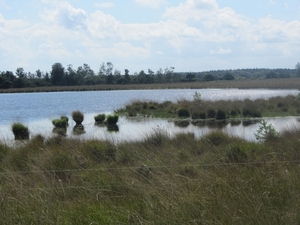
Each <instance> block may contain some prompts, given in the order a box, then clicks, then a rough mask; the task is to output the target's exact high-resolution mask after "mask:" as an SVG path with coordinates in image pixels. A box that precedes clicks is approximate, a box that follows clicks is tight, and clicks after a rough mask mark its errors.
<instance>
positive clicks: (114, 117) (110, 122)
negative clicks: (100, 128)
mask: <svg viewBox="0 0 300 225" xmlns="http://www.w3.org/2000/svg"><path fill="white" fill-rule="evenodd" d="M118 120H119V116H118V115H117V114H114V115H108V116H107V117H106V122H107V125H116V124H117V122H118Z"/></svg>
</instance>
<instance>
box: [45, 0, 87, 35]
mask: <svg viewBox="0 0 300 225" xmlns="http://www.w3.org/2000/svg"><path fill="white" fill-rule="evenodd" d="M53 4H54V3H53ZM54 6H55V9H52V10H45V11H44V12H43V14H41V17H42V18H43V19H44V20H45V21H48V22H52V23H57V24H59V25H61V26H63V27H65V28H68V29H84V28H86V22H87V16H88V15H87V13H86V12H85V11H84V10H83V9H75V8H74V7H73V6H71V5H70V4H69V3H67V2H59V3H57V4H54Z"/></svg>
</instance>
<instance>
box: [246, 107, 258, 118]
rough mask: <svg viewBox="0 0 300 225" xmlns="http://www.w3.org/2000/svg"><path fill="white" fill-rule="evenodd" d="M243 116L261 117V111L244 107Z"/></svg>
mask: <svg viewBox="0 0 300 225" xmlns="http://www.w3.org/2000/svg"><path fill="white" fill-rule="evenodd" d="M243 116H244V117H261V116H262V115H261V112H259V111H258V110H257V109H255V108H251V109H250V108H244V109H243Z"/></svg>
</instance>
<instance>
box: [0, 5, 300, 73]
mask: <svg viewBox="0 0 300 225" xmlns="http://www.w3.org/2000/svg"><path fill="white" fill-rule="evenodd" d="M299 61H300V0H283V1H280V0H252V1H241V0H226V1H225V0H172V1H171V0H112V1H109V0H107V1H97V0H86V1H83V0H66V1H64V0H60V1H59V0H24V1H17V0H0V71H6V70H11V71H15V70H16V69H17V68H18V67H23V68H24V69H25V71H26V72H35V71H36V70H37V69H40V70H42V71H45V72H46V71H50V70H51V66H52V64H54V63H56V62H60V63H62V64H63V65H64V66H65V67H67V65H69V64H72V65H73V67H74V68H75V69H76V68H77V67H78V66H81V65H83V64H84V63H87V64H89V65H90V66H91V68H92V69H93V70H94V71H95V72H98V71H99V67H100V65H101V64H102V62H112V63H113V64H114V67H115V69H118V70H120V71H121V72H122V73H124V72H123V71H124V69H129V71H130V73H134V72H139V71H140V70H145V71H148V69H152V70H153V71H157V70H158V69H159V68H166V67H175V71H176V72H180V71H193V72H197V71H208V70H218V69H242V68H294V67H295V65H296V63H297V62H299Z"/></svg>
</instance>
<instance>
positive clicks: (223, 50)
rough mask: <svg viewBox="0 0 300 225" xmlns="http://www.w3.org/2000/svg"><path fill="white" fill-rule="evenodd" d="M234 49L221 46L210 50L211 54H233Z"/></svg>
mask: <svg viewBox="0 0 300 225" xmlns="http://www.w3.org/2000/svg"><path fill="white" fill-rule="evenodd" d="M231 53H232V50H231V49H230V48H219V49H217V50H210V52H209V54H210V55H224V54H231Z"/></svg>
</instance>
